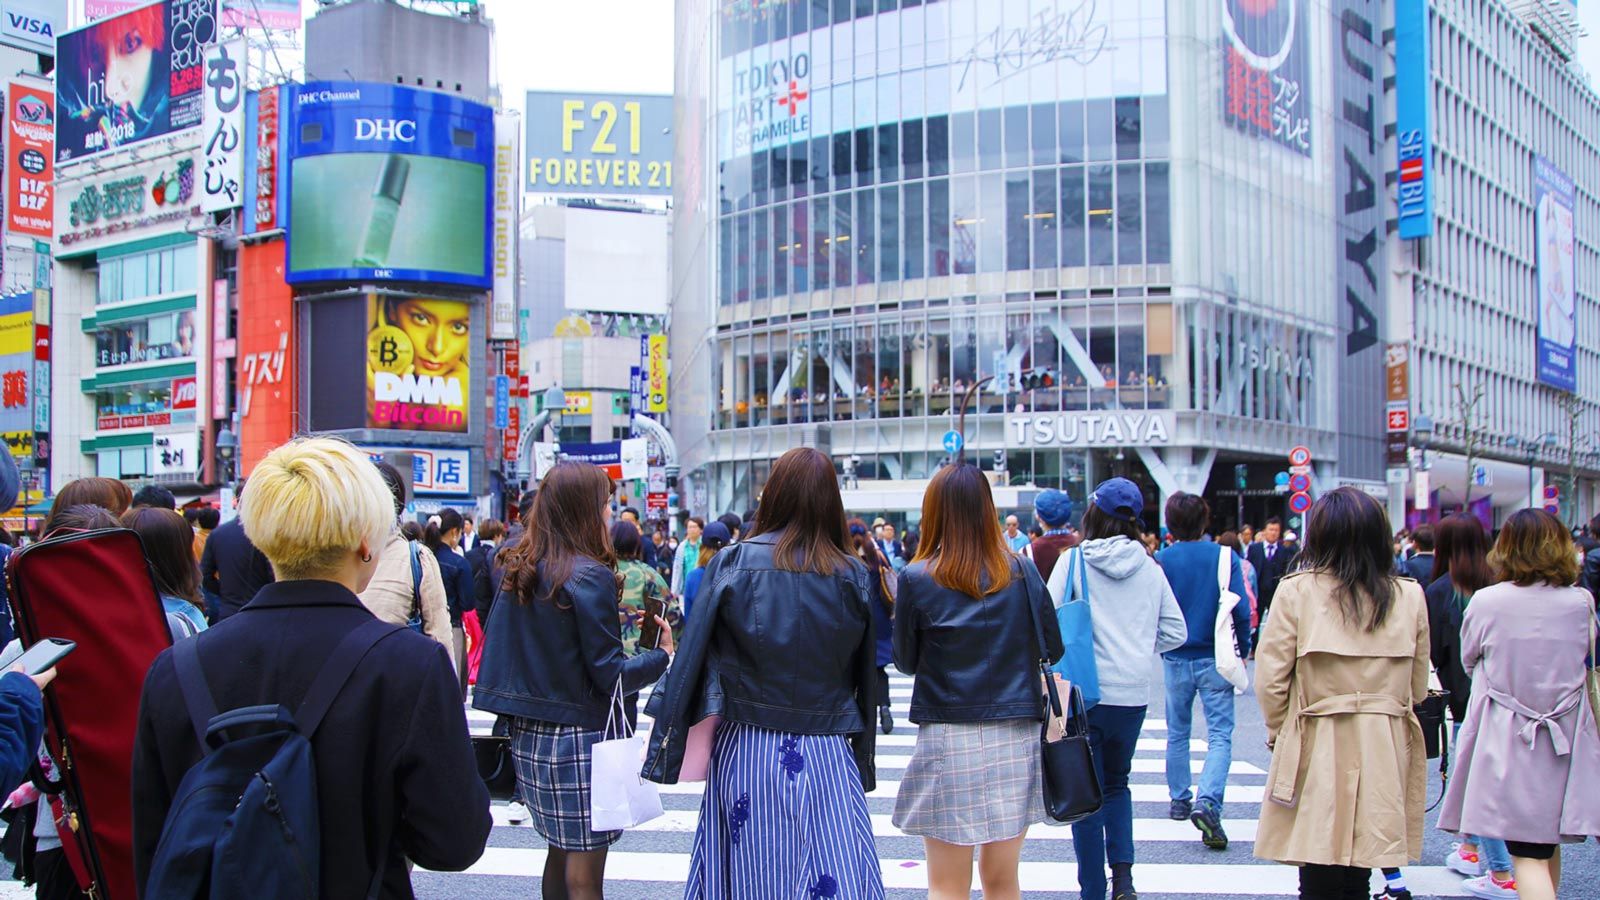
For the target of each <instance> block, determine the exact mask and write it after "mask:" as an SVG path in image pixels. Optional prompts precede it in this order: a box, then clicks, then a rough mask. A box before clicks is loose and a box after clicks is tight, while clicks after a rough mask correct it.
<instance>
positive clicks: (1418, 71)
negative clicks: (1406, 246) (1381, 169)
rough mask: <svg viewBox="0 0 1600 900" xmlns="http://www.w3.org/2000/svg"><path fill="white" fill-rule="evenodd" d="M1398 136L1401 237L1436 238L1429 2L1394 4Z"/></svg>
mask: <svg viewBox="0 0 1600 900" xmlns="http://www.w3.org/2000/svg"><path fill="white" fill-rule="evenodd" d="M1394 41H1395V45H1394V46H1395V54H1394V88H1395V116H1396V123H1395V136H1396V138H1397V144H1398V146H1399V148H1400V160H1399V162H1400V184H1399V194H1398V196H1397V202H1398V206H1399V211H1400V236H1401V237H1402V238H1407V239H1411V238H1425V237H1428V236H1429V235H1431V234H1433V48H1432V46H1431V43H1432V42H1431V41H1430V40H1429V38H1428V0H1395V7H1394Z"/></svg>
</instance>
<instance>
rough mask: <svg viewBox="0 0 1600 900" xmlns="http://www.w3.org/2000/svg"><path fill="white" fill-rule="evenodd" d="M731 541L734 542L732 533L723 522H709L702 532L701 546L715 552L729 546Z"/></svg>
mask: <svg viewBox="0 0 1600 900" xmlns="http://www.w3.org/2000/svg"><path fill="white" fill-rule="evenodd" d="M731 540H733V534H732V532H730V531H728V526H726V525H724V524H722V523H721V522H707V523H706V527H705V529H704V530H702V531H701V532H700V546H702V547H710V548H711V549H713V550H720V549H721V548H723V547H726V546H728V542H729V541H731Z"/></svg>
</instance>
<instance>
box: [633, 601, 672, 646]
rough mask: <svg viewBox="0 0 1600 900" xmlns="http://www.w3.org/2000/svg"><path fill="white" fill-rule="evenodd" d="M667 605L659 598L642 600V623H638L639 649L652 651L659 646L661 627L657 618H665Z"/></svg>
mask: <svg viewBox="0 0 1600 900" xmlns="http://www.w3.org/2000/svg"><path fill="white" fill-rule="evenodd" d="M666 608H667V604H666V602H665V601H663V600H662V599H661V598H660V597H646V598H644V621H642V622H640V623H639V648H640V649H642V650H654V649H656V648H657V647H659V646H661V626H660V625H658V624H656V617H657V616H663V617H664V616H665V615H666V612H665V610H666Z"/></svg>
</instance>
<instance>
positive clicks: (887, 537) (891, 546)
mask: <svg viewBox="0 0 1600 900" xmlns="http://www.w3.org/2000/svg"><path fill="white" fill-rule="evenodd" d="M878 534H879V535H880V537H879V538H878V547H879V548H880V549H881V550H883V558H884V559H886V560H888V561H889V563H890V565H893V566H894V567H895V570H896V571H899V570H900V569H901V568H903V567H904V566H905V564H906V563H907V562H909V560H907V559H906V545H905V544H902V543H900V542H899V541H898V540H896V539H895V532H894V526H893V525H890V524H889V523H888V522H885V523H883V527H882V528H880V529H879V530H878Z"/></svg>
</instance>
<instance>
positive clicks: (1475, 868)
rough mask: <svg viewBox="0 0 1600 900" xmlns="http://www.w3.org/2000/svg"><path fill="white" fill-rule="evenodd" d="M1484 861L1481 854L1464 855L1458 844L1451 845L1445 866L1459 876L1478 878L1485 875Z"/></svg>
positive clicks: (1445, 859)
mask: <svg viewBox="0 0 1600 900" xmlns="http://www.w3.org/2000/svg"><path fill="white" fill-rule="evenodd" d="M1482 860H1483V856H1482V854H1481V853H1474V854H1473V855H1471V856H1465V855H1463V854H1462V852H1461V845H1460V844H1459V843H1457V844H1451V845H1450V854H1449V855H1448V856H1446V857H1445V858H1444V866H1445V868H1447V869H1449V870H1450V871H1452V872H1455V873H1456V874H1457V875H1465V876H1467V877H1468V878H1476V877H1478V876H1479V875H1480V874H1482V873H1483V863H1482ZM1512 896H1513V897H1515V896H1516V895H1515V894H1512Z"/></svg>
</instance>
